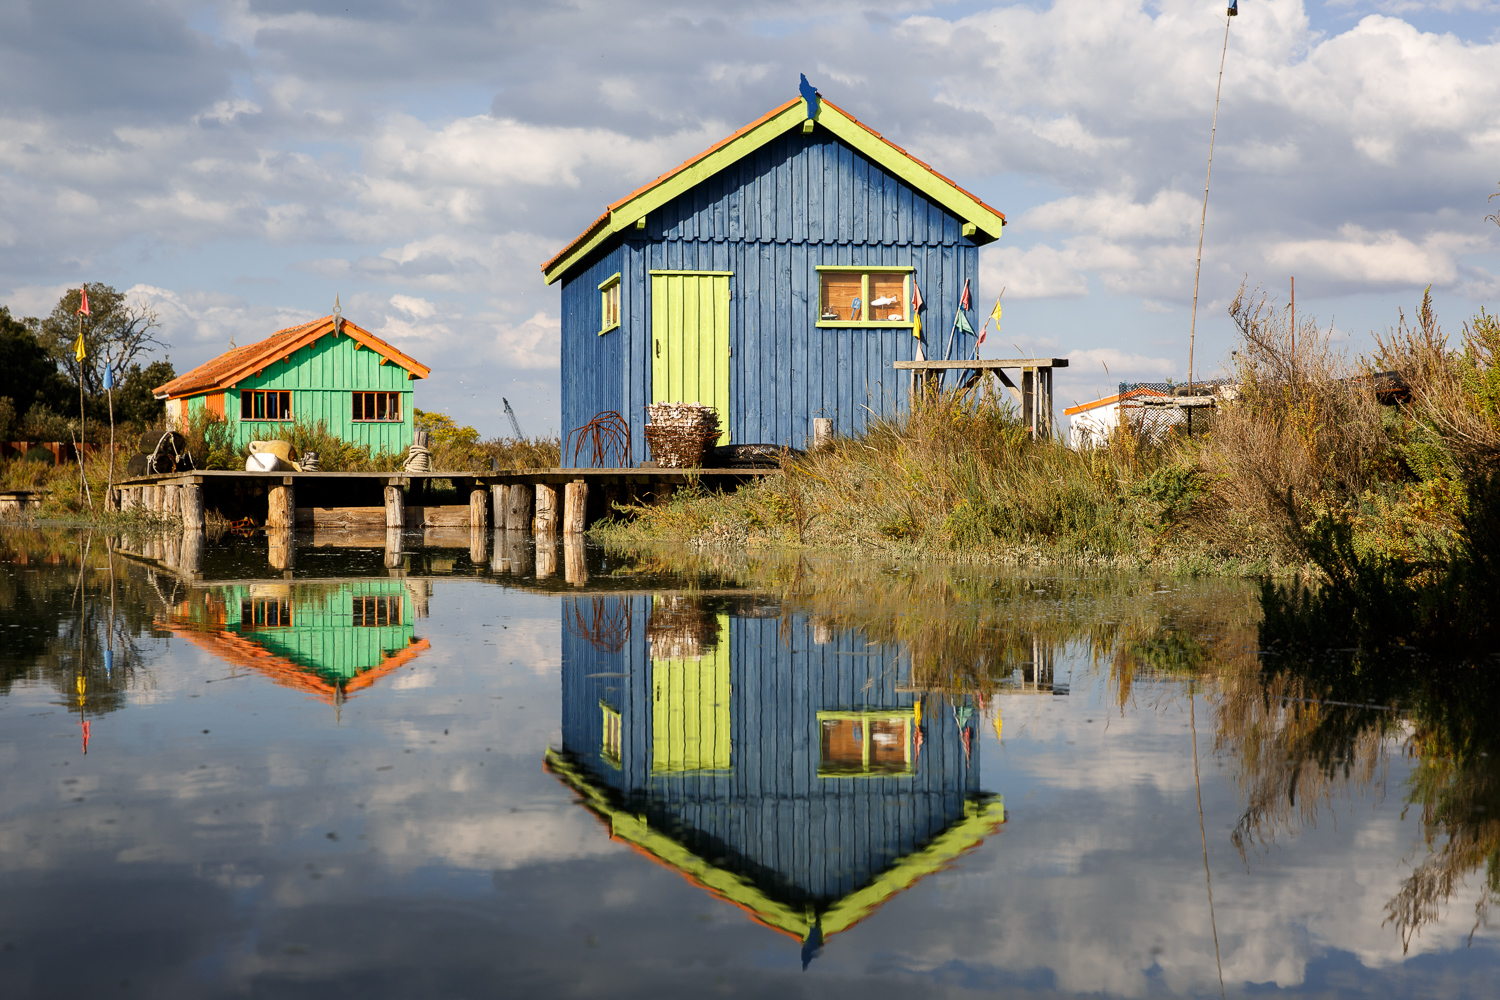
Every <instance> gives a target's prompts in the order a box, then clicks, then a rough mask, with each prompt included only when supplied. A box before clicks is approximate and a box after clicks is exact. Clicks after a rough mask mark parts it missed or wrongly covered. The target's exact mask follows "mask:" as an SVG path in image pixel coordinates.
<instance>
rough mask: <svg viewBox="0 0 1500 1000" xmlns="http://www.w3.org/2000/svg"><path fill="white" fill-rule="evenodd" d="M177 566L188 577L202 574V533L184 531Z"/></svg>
mask: <svg viewBox="0 0 1500 1000" xmlns="http://www.w3.org/2000/svg"><path fill="white" fill-rule="evenodd" d="M180 551H181V554H180V555H179V556H178V561H177V565H178V568H179V569H181V570H182V572H184V573H186V574H187V575H188V576H190V577H198V576H200V575H202V573H203V532H201V531H185V532H183V534H182V549H181V550H180Z"/></svg>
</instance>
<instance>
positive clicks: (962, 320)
mask: <svg viewBox="0 0 1500 1000" xmlns="http://www.w3.org/2000/svg"><path fill="white" fill-rule="evenodd" d="M953 328H954V329H955V330H962V331H963V332H964V333H973V332H974V328H973V327H972V326H970V325H969V318H968V317H967V316H965V315H964V311H963V310H962V309H960V310H959V311H958V315H956V316H954V317H953Z"/></svg>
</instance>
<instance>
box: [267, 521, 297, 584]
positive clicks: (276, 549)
mask: <svg viewBox="0 0 1500 1000" xmlns="http://www.w3.org/2000/svg"><path fill="white" fill-rule="evenodd" d="M266 561H267V562H269V563H270V564H271V568H272V569H277V570H280V571H281V572H282V573H284V574H286V575H287V576H288V577H290V576H291V572H292V570H293V569H294V568H296V565H297V550H296V547H295V545H294V543H293V539H292V529H290V528H275V529H271V530H268V531H267V532H266Z"/></svg>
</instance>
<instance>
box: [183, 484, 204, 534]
mask: <svg viewBox="0 0 1500 1000" xmlns="http://www.w3.org/2000/svg"><path fill="white" fill-rule="evenodd" d="M177 504H178V507H179V509H180V510H181V511H182V526H183V528H185V529H186V530H188V531H202V530H203V528H204V519H203V487H202V486H199V485H198V484H197V483H189V484H187V485H185V486H183V487H181V488H180V489H179V490H178V491H177Z"/></svg>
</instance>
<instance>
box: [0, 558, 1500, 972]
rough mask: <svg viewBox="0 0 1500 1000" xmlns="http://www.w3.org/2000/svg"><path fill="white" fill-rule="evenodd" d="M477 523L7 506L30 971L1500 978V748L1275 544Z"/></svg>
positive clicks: (21, 925)
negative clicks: (72, 514) (1327, 663)
mask: <svg viewBox="0 0 1500 1000" xmlns="http://www.w3.org/2000/svg"><path fill="white" fill-rule="evenodd" d="M467 542H468V540H467V538H466V539H465V544H463V545H455V546H453V547H451V548H445V547H443V546H442V545H441V544H437V543H436V542H432V543H429V544H426V545H424V544H422V543H421V542H420V540H409V541H408V543H407V545H408V548H409V550H408V551H406V552H405V553H404V554H400V555H398V556H396V557H394V558H392V557H391V553H390V552H388V551H387V550H383V549H382V548H381V547H379V546H378V545H376V546H372V547H369V548H358V547H350V548H339V547H329V546H317V547H315V546H312V545H310V544H302V545H296V544H291V543H289V542H288V541H287V540H286V539H283V540H281V542H280V543H279V549H278V543H275V542H272V543H270V544H269V545H268V543H267V541H266V540H265V539H264V538H262V539H259V540H245V541H238V542H219V543H214V542H210V543H207V544H206V545H205V546H204V547H203V549H202V550H201V551H193V552H185V551H184V549H183V545H182V542H181V541H179V540H171V541H166V542H163V541H156V542H136V543H132V545H130V546H127V547H133V548H135V549H137V550H139V551H138V552H136V553H135V554H130V553H127V552H124V551H122V550H121V545H120V543H119V542H118V541H117V540H114V539H108V538H105V537H104V536H101V535H92V536H89V535H85V534H80V533H77V532H54V533H41V532H19V531H11V532H9V533H5V534H0V558H3V564H0V996H3V997H51V996H58V997H80V996H89V997H96V996H101V995H107V996H149V997H212V996H220V995H224V996H230V995H232V996H304V995H305V996H319V997H324V996H331V995H358V996H362V997H385V996H392V997H403V998H408V997H429V996H431V997H471V996H472V997H483V996H508V995H545V996H553V995H557V996H609V997H617V996H641V995H672V994H683V995H687V994H688V992H689V991H692V992H693V994H695V995H696V994H704V995H713V994H719V993H722V994H737V995H751V996H788V995H797V996H801V995H808V996H812V995H817V996H819V997H826V996H830V995H837V996H865V995H868V994H869V993H870V991H873V990H880V991H897V992H899V993H900V994H901V995H903V996H929V995H941V996H950V995H951V996H962V995H969V994H981V993H983V994H993V993H996V992H999V993H1001V994H1003V995H1006V996H1032V995H1035V996H1056V995H1078V994H1091V995H1097V994H1103V995H1107V996H1127V997H1135V996H1157V995H1171V996H1177V995H1182V996H1217V995H1219V994H1220V992H1221V979H1222V984H1223V985H1222V991H1223V993H1224V994H1226V995H1235V996H1240V995H1249V994H1254V995H1263V994H1267V993H1290V994H1316V995H1319V996H1326V995H1337V996H1344V995H1380V996H1387V995H1422V996H1437V997H1459V996H1495V995H1497V993H1500V962H1497V948H1496V945H1497V935H1496V932H1495V930H1493V929H1492V928H1491V927H1489V926H1488V925H1487V924H1486V923H1485V918H1486V917H1487V914H1488V911H1487V906H1488V901H1489V900H1490V899H1492V898H1493V897H1494V895H1495V894H1496V891H1497V889H1500V880H1497V874H1496V872H1497V866H1496V858H1497V856H1500V855H1497V854H1496V851H1497V848H1500V829H1497V828H1496V824H1497V823H1500V815H1494V814H1490V813H1487V812H1486V808H1487V806H1489V805H1490V804H1492V803H1494V800H1495V799H1496V798H1497V796H1495V795H1494V789H1495V788H1496V787H1497V782H1496V781H1495V780H1494V775H1493V773H1492V772H1493V768H1490V770H1488V771H1487V770H1485V768H1486V767H1487V766H1488V765H1485V764H1483V763H1482V762H1481V763H1480V764H1478V765H1471V766H1468V767H1467V769H1465V767H1463V766H1458V765H1454V764H1452V763H1451V762H1447V761H1446V760H1439V759H1436V758H1434V757H1433V756H1432V754H1430V753H1424V751H1423V749H1422V744H1421V742H1420V740H1418V739H1416V738H1415V736H1414V734H1417V735H1420V732H1421V729H1422V723H1421V720H1415V721H1414V720H1412V719H1410V718H1407V717H1405V716H1404V715H1403V714H1402V713H1401V712H1399V711H1397V712H1393V711H1387V710H1386V709H1387V706H1375V707H1370V706H1364V707H1357V706H1344V707H1337V706H1335V707H1328V706H1324V705H1319V704H1316V701H1317V699H1308V698H1307V697H1306V690H1305V689H1303V688H1299V687H1297V686H1296V684H1295V683H1290V682H1287V681H1286V679H1285V678H1282V679H1281V680H1280V681H1277V682H1275V683H1272V682H1271V681H1269V680H1268V679H1267V678H1266V677H1265V676H1264V675H1263V673H1262V672H1261V670H1260V667H1259V664H1258V661H1257V657H1256V654H1255V649H1254V646H1255V635H1254V627H1253V626H1254V618H1255V595H1254V593H1253V592H1252V590H1251V589H1250V588H1249V587H1247V586H1246V585H1244V584H1241V583H1236V582H1202V581H1197V582H1191V581H1189V582H1183V581H1165V582H1162V581H1155V580H1146V579H1134V578H1132V579H1103V580H1090V579H1083V578H1072V577H1065V576H1057V575H1055V574H1054V575H1038V576H1035V577H1017V576H1015V575H1009V576H994V577H989V576H985V575H983V574H980V573H977V572H975V571H972V570H964V571H957V570H950V571H929V572H927V573H918V572H904V573H901V572H884V573H882V572H879V571H874V572H871V573H869V574H867V575H865V576H858V575H855V574H850V573H847V572H842V571H840V570H838V569H832V570H830V569H827V568H824V569H823V570H821V571H819V570H815V569H809V570H807V571H806V572H805V575H804V570H803V568H798V569H797V570H796V572H795V573H794V574H792V575H790V576H789V575H788V574H787V573H785V572H780V571H778V573H772V574H769V575H768V576H767V577H766V578H764V579H757V578H756V577H755V575H754V574H753V573H748V572H734V571H717V570H716V571H712V572H709V571H701V570H700V571H697V572H694V573H692V574H689V575H687V576H676V575H674V574H673V573H672V572H671V571H669V570H668V569H667V568H665V567H663V566H662V565H660V564H655V563H644V562H640V561H631V560H622V559H620V558H618V557H610V556H606V555H605V554H604V553H601V552H596V551H593V550H588V551H585V550H582V549H573V548H571V547H570V548H569V550H567V551H563V550H562V549H561V547H559V548H558V549H557V550H555V551H552V550H544V551H542V552H540V553H538V552H537V551H535V549H534V547H533V545H532V543H531V542H530V540H527V539H507V538H505V536H503V535H499V536H496V537H495V538H493V539H475V540H473V545H472V546H469V545H468V544H467ZM585 578H586V579H585ZM767 580H770V581H771V582H767ZM1278 685H1279V686H1278ZM1337 712H1343V713H1344V714H1343V715H1339V716H1337V718H1334V717H1333V716H1332V715H1330V713H1337ZM1320 713H1321V714H1320ZM1331 718H1334V721H1333V722H1332V723H1330V722H1329V720H1330V719H1331ZM1479 759H1480V760H1481V761H1482V760H1485V759H1488V758H1479ZM1476 766H1477V770H1476V769H1475V767H1476ZM1455 790H1456V791H1455ZM1445 796H1446V797H1445ZM1455 796H1456V797H1457V798H1455ZM1459 799H1461V800H1462V804H1463V808H1464V809H1465V810H1466V812H1465V813H1464V816H1463V817H1458V818H1455V815H1454V810H1455V808H1457V806H1455V802H1456V801H1458V800H1459ZM1495 804H1496V806H1497V808H1500V803H1495Z"/></svg>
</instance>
